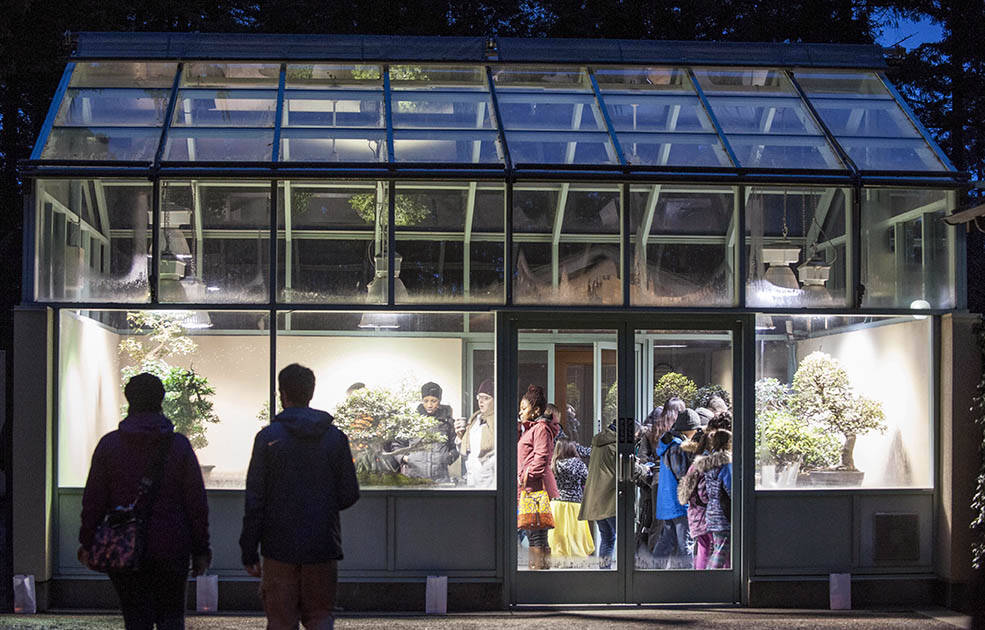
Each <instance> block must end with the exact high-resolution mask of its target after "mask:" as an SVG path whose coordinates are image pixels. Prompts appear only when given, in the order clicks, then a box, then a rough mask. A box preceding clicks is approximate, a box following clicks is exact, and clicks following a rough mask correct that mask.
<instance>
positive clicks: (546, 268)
mask: <svg viewBox="0 0 985 630" xmlns="http://www.w3.org/2000/svg"><path fill="white" fill-rule="evenodd" d="M513 194H514V199H513V252H512V253H511V255H512V260H513V265H512V266H513V277H514V285H513V286H514V288H513V299H514V301H515V302H516V303H517V304H621V303H622V297H623V296H622V280H621V278H622V255H621V252H622V246H621V243H622V211H623V203H622V188H621V187H620V186H619V185H617V184H576V183H567V182H566V183H542V184H517V185H516V186H515V187H514V193H513Z"/></svg>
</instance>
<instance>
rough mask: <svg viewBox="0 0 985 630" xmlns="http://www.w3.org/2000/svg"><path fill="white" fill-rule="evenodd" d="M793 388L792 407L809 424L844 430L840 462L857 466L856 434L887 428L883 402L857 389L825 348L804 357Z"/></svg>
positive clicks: (853, 467) (853, 468)
mask: <svg viewBox="0 0 985 630" xmlns="http://www.w3.org/2000/svg"><path fill="white" fill-rule="evenodd" d="M793 389H794V392H793V394H792V395H791V396H790V400H789V407H790V410H791V411H792V412H793V413H794V414H796V415H797V416H798V417H800V418H801V419H802V420H804V421H805V422H807V423H809V424H813V425H817V426H821V427H824V428H827V429H829V430H831V431H836V432H838V433H841V434H842V435H843V436H844V437H845V445H844V448H843V449H842V461H841V465H842V467H844V468H846V469H848V470H855V462H854V460H853V457H852V450H853V449H854V447H855V438H856V437H857V436H859V435H863V434H865V433H868V432H869V431H879V432H883V431H885V430H886V424H885V422H884V420H885V419H886V416H885V414H884V413H883V410H882V404H881V403H879V402H877V401H875V400H872V399H870V398H867V397H866V396H863V395H862V394H859V393H858V392H856V391H855V389H854V388H853V387H852V384H851V381H850V380H849V378H848V372H847V371H846V370H845V369H844V368H843V367H842V366H841V363H840V362H839V361H838V360H837V359H835V358H834V357H832V356H830V355H828V354H825V353H824V352H812V353H811V354H809V355H807V356H806V357H804V359H803V360H802V361H801V362H800V365H799V366H798V367H797V372H796V373H795V374H794V377H793Z"/></svg>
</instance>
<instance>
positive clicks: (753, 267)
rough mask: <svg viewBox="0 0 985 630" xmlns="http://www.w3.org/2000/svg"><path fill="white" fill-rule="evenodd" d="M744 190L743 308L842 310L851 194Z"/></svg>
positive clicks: (845, 297) (820, 190)
mask: <svg viewBox="0 0 985 630" xmlns="http://www.w3.org/2000/svg"><path fill="white" fill-rule="evenodd" d="M746 190H747V193H746V226H745V234H746V242H745V247H746V255H747V260H748V262H747V268H748V277H747V278H746V304H747V305H749V306H753V307H762V308H777V307H781V308H782V307H814V308H823V307H832V306H845V305H846V304H847V300H848V295H849V292H848V291H847V289H846V287H847V277H848V276H847V273H848V269H850V268H851V261H850V260H849V256H850V255H851V248H850V247H849V246H848V236H847V235H848V234H849V233H850V232H851V230H850V221H851V195H852V191H851V190H849V189H842V188H820V187H818V188H814V187H796V188H794V187H786V188H780V187H772V186H750V187H749V188H747V189H746Z"/></svg>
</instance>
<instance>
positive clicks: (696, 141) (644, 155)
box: [618, 132, 732, 166]
mask: <svg viewBox="0 0 985 630" xmlns="http://www.w3.org/2000/svg"><path fill="white" fill-rule="evenodd" d="M618 138H619V144H620V146H621V147H622V151H623V155H624V157H625V158H626V162H627V163H629V164H637V165H644V166H731V165H732V164H731V162H730V161H729V158H728V155H727V154H726V153H725V149H724V148H723V147H722V143H721V141H720V140H719V139H718V136H717V135H715V134H710V133H708V134H703V133H687V134H685V133H625V132H624V133H619V134H618Z"/></svg>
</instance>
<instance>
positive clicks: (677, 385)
mask: <svg viewBox="0 0 985 630" xmlns="http://www.w3.org/2000/svg"><path fill="white" fill-rule="evenodd" d="M697 393H698V386H697V385H695V384H694V381H692V380H691V379H689V378H688V377H686V376H684V375H683V374H680V373H678V372H667V373H666V374H664V375H663V376H661V377H660V380H658V381H657V384H656V386H654V388H653V404H654V405H662V404H664V403H665V402H667V399H668V398H673V397H674V396H677V397H678V398H680V399H681V400H683V401H684V403H685V404H687V403H689V402H691V401H692V400H694V396H695V394H697Z"/></svg>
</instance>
